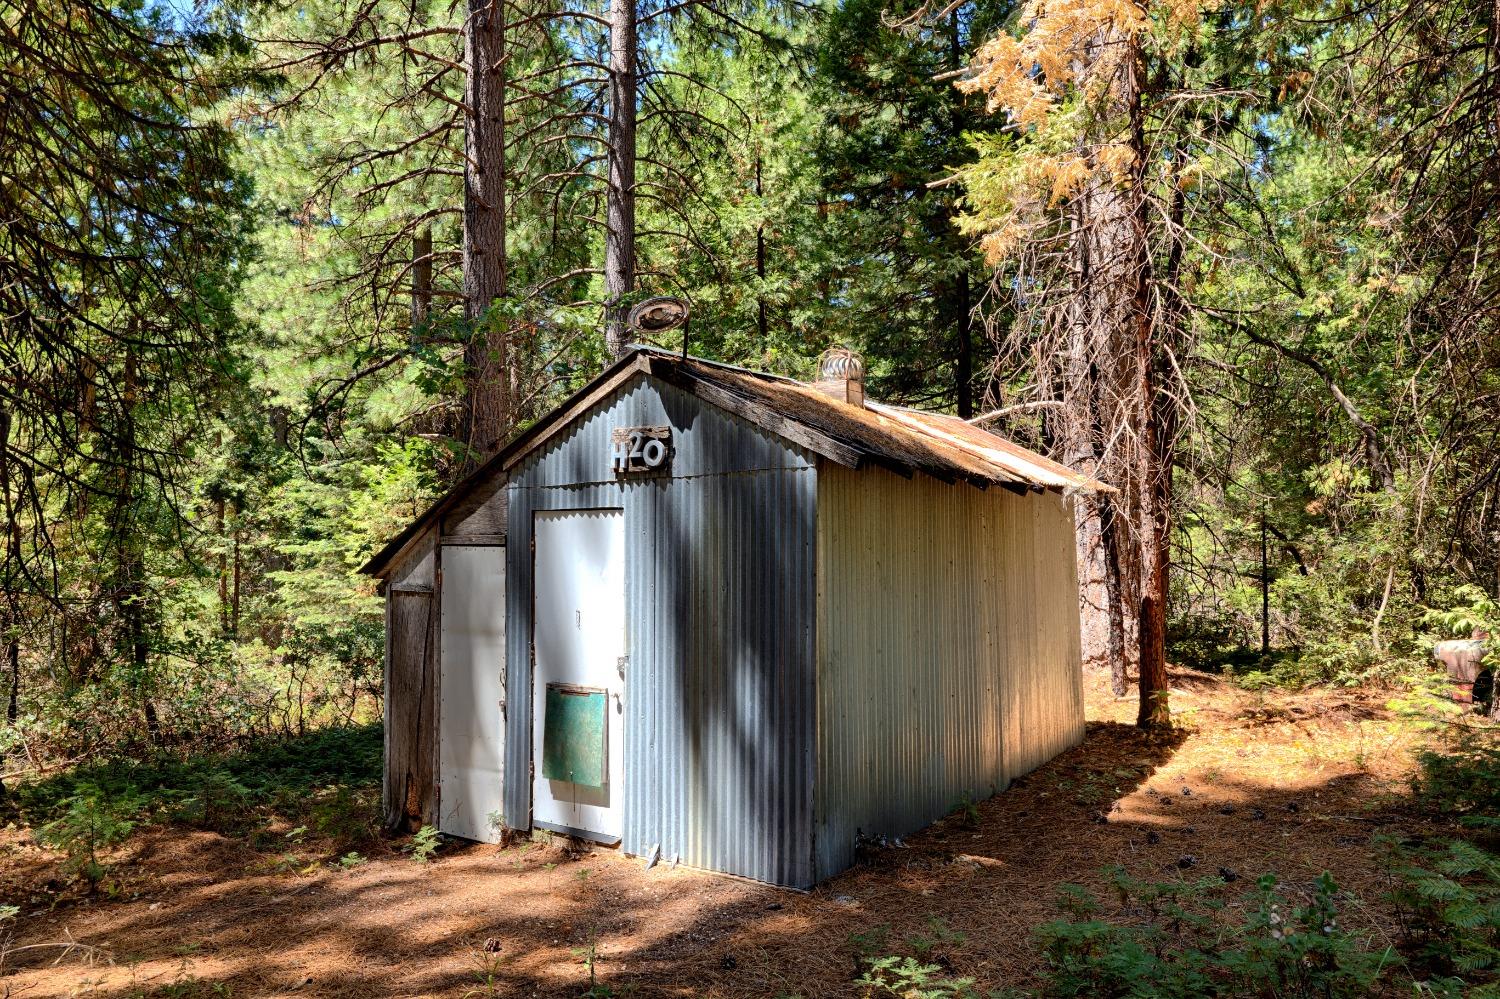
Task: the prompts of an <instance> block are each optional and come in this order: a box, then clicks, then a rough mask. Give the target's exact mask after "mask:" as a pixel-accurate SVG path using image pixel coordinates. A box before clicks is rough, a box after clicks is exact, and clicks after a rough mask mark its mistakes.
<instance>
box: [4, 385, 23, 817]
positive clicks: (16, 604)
mask: <svg viewBox="0 0 1500 999" xmlns="http://www.w3.org/2000/svg"><path fill="white" fill-rule="evenodd" d="M10 428H11V415H10V411H9V410H4V409H0V503H3V504H4V506H5V562H4V567H3V569H0V586H3V587H4V589H5V618H4V620H3V621H0V640H3V641H4V643H5V664H6V667H7V671H8V672H9V674H10V693H9V696H8V698H7V699H6V705H5V720H6V722H7V723H8V724H10V725H14V724H15V723H16V719H18V718H19V717H20V716H21V600H20V592H19V591H20V587H21V522H20V518H19V517H18V516H17V515H16V498H15V497H13V496H12V494H11V482H10V468H11V465H10V450H9V449H10ZM4 793H5V789H4V785H0V797H4Z"/></svg>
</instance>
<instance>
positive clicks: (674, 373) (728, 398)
mask: <svg viewBox="0 0 1500 999" xmlns="http://www.w3.org/2000/svg"><path fill="white" fill-rule="evenodd" d="M652 374H653V375H654V376H655V377H657V378H660V379H661V380H662V381H664V382H666V383H667V384H668V385H675V386H676V387H678V388H680V389H683V390H684V391H687V392H691V393H692V394H693V395H695V396H697V397H698V398H699V399H702V400H703V401H704V402H707V403H709V404H711V405H714V406H717V407H718V408H720V409H722V410H724V411H725V412H726V413H733V414H734V415H735V416H738V417H740V418H741V419H744V420H748V421H749V422H751V423H753V424H755V425H756V426H758V427H760V428H761V429H762V430H765V431H766V432H767V433H772V434H775V435H776V436H778V437H781V438H783V439H784V440H789V441H791V442H792V443H793V444H798V445H801V446H802V447H805V448H807V449H808V450H809V451H812V452H813V453H814V454H819V455H822V456H823V457H824V458H827V459H828V460H830V461H833V462H836V463H838V464H840V465H843V466H844V467H846V468H858V467H859V465H860V462H861V461H862V460H864V459H867V458H872V457H874V456H872V455H869V454H867V453H866V452H864V451H862V450H860V449H858V448H856V447H853V446H852V445H850V444H846V443H844V442H843V441H841V440H838V439H837V438H834V437H830V436H828V435H827V434H823V433H819V432H818V431H816V430H813V429H812V428H811V427H807V426H804V425H802V424H800V423H796V422H794V421H792V420H789V419H787V418H786V417H784V416H782V415H781V414H780V413H777V412H774V411H772V410H770V409H767V408H766V407H765V406H763V405H761V404H760V403H758V402H755V401H753V400H750V399H746V398H745V397H744V396H740V395H735V394H734V393H733V392H730V391H728V390H727V389H723V388H720V387H719V386H717V385H712V384H709V383H708V382H705V381H701V380H699V379H697V378H694V377H693V376H692V375H691V374H688V373H687V372H684V371H680V370H676V369H673V368H672V367H671V366H669V365H665V364H664V365H661V370H660V371H652Z"/></svg>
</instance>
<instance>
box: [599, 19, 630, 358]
mask: <svg viewBox="0 0 1500 999" xmlns="http://www.w3.org/2000/svg"><path fill="white" fill-rule="evenodd" d="M635 87H636V10H635V0H610V7H609V188H608V191H607V192H606V194H605V200H606V205H605V228H604V309H605V312H604V343H605V346H606V347H607V348H608V349H609V353H610V356H611V357H620V356H622V355H623V354H624V353H625V348H626V346H627V345H628V344H629V343H630V331H629V329H627V328H626V326H625V313H626V311H627V306H626V302H627V298H628V296H629V295H630V293H631V291H632V290H634V287H635V155H636V154H635V139H636V135H635V112H636V106H635V99H636V94H635Z"/></svg>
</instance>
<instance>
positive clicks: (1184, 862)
mask: <svg viewBox="0 0 1500 999" xmlns="http://www.w3.org/2000/svg"><path fill="white" fill-rule="evenodd" d="M1197 862H1198V858H1197V857H1195V856H1193V855H1192V854H1191V853H1186V854H1183V855H1182V856H1181V857H1178V858H1177V866H1178V867H1180V868H1181V869H1182V870H1184V871H1185V870H1187V869H1188V868H1189V867H1192V866H1193V865H1194V864H1196V863H1197Z"/></svg>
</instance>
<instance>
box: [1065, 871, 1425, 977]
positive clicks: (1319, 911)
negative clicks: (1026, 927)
mask: <svg viewBox="0 0 1500 999" xmlns="http://www.w3.org/2000/svg"><path fill="white" fill-rule="evenodd" d="M1111 877H1112V880H1113V881H1114V886H1115V889H1116V892H1117V894H1118V896H1119V903H1120V915H1121V917H1122V919H1121V921H1119V922H1111V921H1106V920H1105V919H1103V918H1102V916H1101V913H1102V906H1101V904H1100V902H1099V901H1098V899H1097V898H1095V897H1094V896H1093V895H1092V894H1091V893H1089V892H1088V891H1086V890H1084V889H1082V888H1078V887H1077V886H1069V888H1068V890H1067V893H1066V897H1065V900H1064V905H1065V907H1066V908H1068V909H1069V910H1070V912H1071V913H1072V915H1073V916H1074V918H1072V919H1068V920H1061V921H1058V922H1054V923H1050V924H1048V925H1046V926H1044V927H1042V928H1041V929H1040V930H1039V931H1038V939H1039V942H1040V943H1041V945H1042V948H1043V951H1044V953H1045V955H1046V958H1047V961H1048V965H1049V969H1050V973H1049V981H1048V988H1047V990H1046V992H1047V994H1048V995H1056V996H1121V997H1124V996H1132V997H1133V996H1140V997H1145V996H1152V997H1162V999H1174V997H1181V999H1189V997H1198V996H1241V995H1244V996H1261V995H1265V996H1277V997H1303V996H1305V997H1308V999H1312V997H1320V999H1340V997H1344V996H1349V997H1353V996H1363V995H1366V994H1368V993H1369V992H1370V991H1371V989H1372V988H1373V987H1374V985H1375V983H1376V982H1377V981H1378V980H1379V978H1380V977H1381V975H1382V973H1383V972H1385V971H1386V970H1388V969H1389V968H1391V967H1393V966H1395V965H1396V964H1398V963H1399V960H1398V958H1397V957H1396V955H1395V954H1394V953H1392V952H1390V951H1389V950H1388V949H1387V950H1376V951H1371V950H1369V949H1367V947H1366V942H1365V941H1364V940H1363V939H1362V938H1361V937H1359V936H1357V935H1354V934H1351V933H1350V932H1349V931H1348V930H1347V929H1345V928H1344V927H1343V926H1342V925H1341V924H1340V922H1339V918H1338V906H1337V902H1336V900H1337V896H1338V887H1337V886H1336V885H1335V884H1334V882H1333V879H1332V878H1331V877H1329V876H1328V875H1327V874H1324V875H1322V876H1321V877H1319V878H1318V880H1317V882H1316V883H1315V885H1314V886H1313V890H1312V893H1311V898H1310V900H1309V901H1308V902H1307V903H1306V904H1304V905H1294V904H1292V903H1291V902H1289V901H1288V900H1287V899H1286V898H1285V897H1284V896H1283V894H1282V893H1281V892H1280V891H1279V890H1278V887H1277V882H1276V878H1275V877H1274V876H1273V875H1266V876H1265V877H1262V878H1261V879H1260V881H1259V882H1258V883H1257V887H1256V888H1255V890H1254V891H1253V892H1252V893H1250V894H1249V895H1247V896H1246V897H1245V898H1244V899H1243V900H1242V905H1243V908H1242V910H1241V911H1243V912H1246V913H1248V916H1244V917H1239V918H1231V911H1230V910H1228V909H1227V908H1226V907H1225V906H1224V905H1223V903H1222V902H1221V901H1219V900H1218V899H1217V897H1216V895H1215V890H1216V889H1218V888H1219V887H1220V886H1221V885H1222V882H1221V881H1219V880H1217V879H1206V880H1202V881H1197V882H1193V883H1190V884H1189V883H1150V882H1143V881H1138V880H1136V879H1134V878H1132V877H1130V876H1129V875H1127V874H1126V873H1125V872H1124V871H1123V870H1120V869H1118V868H1117V869H1115V870H1113V871H1112V872H1111Z"/></svg>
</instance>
